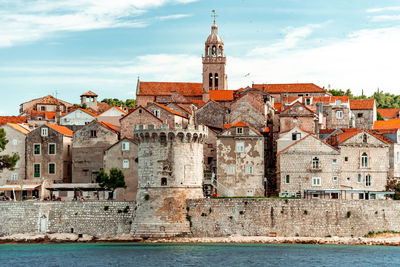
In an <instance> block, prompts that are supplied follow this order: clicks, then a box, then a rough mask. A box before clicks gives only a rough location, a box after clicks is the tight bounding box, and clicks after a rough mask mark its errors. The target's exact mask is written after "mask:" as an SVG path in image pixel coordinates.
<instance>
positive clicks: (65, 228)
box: [0, 201, 135, 238]
mask: <svg viewBox="0 0 400 267" xmlns="http://www.w3.org/2000/svg"><path fill="white" fill-rule="evenodd" d="M134 215H135V202H112V201H107V202H106V201H96V202H0V216H1V224H0V236H10V235H13V234H32V235H34V234H46V233H49V234H50V233H71V232H73V233H75V234H87V235H91V236H94V237H96V238H115V237H118V236H123V235H129V233H130V230H131V224H132V220H133V217H134Z"/></svg>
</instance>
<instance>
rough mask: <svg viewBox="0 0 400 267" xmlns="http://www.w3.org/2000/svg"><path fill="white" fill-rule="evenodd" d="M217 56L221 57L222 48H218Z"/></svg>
mask: <svg viewBox="0 0 400 267" xmlns="http://www.w3.org/2000/svg"><path fill="white" fill-rule="evenodd" d="M218 55H219V56H222V46H219V49H218Z"/></svg>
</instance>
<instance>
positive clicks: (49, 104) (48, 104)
mask: <svg viewBox="0 0 400 267" xmlns="http://www.w3.org/2000/svg"><path fill="white" fill-rule="evenodd" d="M72 106H73V105H72V104H71V103H68V102H66V101H63V100H61V99H58V98H55V97H53V96H51V95H48V96H45V97H41V98H37V99H32V100H30V101H27V102H24V103H22V104H20V108H19V113H20V114H26V113H27V112H28V111H42V112H43V111H49V112H56V110H57V107H59V108H60V110H61V112H68V110H69V108H71V107H72Z"/></svg>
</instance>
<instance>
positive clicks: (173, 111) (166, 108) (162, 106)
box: [153, 102, 188, 119]
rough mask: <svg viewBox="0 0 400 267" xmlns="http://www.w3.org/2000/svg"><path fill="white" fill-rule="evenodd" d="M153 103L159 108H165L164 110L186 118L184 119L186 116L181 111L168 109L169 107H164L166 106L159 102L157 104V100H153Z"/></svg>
mask: <svg viewBox="0 0 400 267" xmlns="http://www.w3.org/2000/svg"><path fill="white" fill-rule="evenodd" d="M153 104H155V105H157V106H159V107H160V108H163V109H165V110H166V111H169V112H171V113H172V114H175V115H177V116H180V117H183V118H186V119H187V118H188V117H186V116H185V115H182V114H181V113H179V112H176V111H175V110H172V109H170V108H169V107H166V106H164V105H161V104H159V103H157V102H153Z"/></svg>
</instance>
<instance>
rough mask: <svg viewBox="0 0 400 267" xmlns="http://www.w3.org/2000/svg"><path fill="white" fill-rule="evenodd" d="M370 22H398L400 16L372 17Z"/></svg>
mask: <svg viewBox="0 0 400 267" xmlns="http://www.w3.org/2000/svg"><path fill="white" fill-rule="evenodd" d="M371 20H372V21H375V22H379V21H397V20H400V15H380V16H372V17H371Z"/></svg>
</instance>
